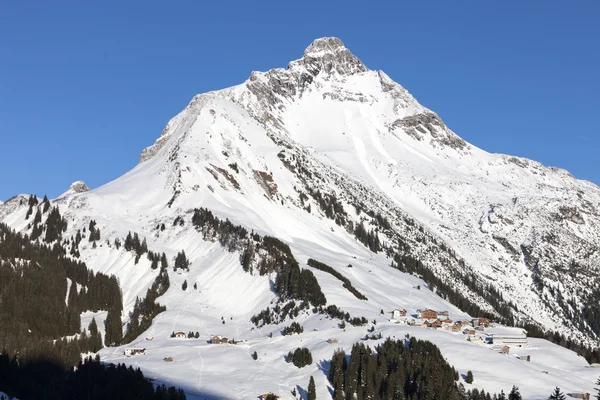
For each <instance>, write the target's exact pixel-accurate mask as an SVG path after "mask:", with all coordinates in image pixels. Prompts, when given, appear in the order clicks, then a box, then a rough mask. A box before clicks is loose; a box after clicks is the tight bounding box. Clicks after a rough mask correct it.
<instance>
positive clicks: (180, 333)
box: [175, 332, 187, 339]
mask: <svg viewBox="0 0 600 400" xmlns="http://www.w3.org/2000/svg"><path fill="white" fill-rule="evenodd" d="M175 337H176V338H184V339H185V338H186V337H187V335H186V334H185V332H175Z"/></svg>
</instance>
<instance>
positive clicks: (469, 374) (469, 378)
mask: <svg viewBox="0 0 600 400" xmlns="http://www.w3.org/2000/svg"><path fill="white" fill-rule="evenodd" d="M465 382H467V383H473V373H472V372H471V371H470V370H469V371H467V377H466V378H465Z"/></svg>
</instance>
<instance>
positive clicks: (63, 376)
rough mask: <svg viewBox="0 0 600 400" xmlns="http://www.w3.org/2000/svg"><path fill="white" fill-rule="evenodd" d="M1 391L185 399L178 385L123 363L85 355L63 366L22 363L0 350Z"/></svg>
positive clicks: (62, 397) (26, 395)
mask: <svg viewBox="0 0 600 400" xmlns="http://www.w3.org/2000/svg"><path fill="white" fill-rule="evenodd" d="M0 391H2V392H4V393H6V394H8V395H9V396H13V397H16V398H19V399H21V400H29V399H32V400H33V399H46V400H54V399H56V400H78V399H88V400H95V399H97V400H101V399H102V400H103V399H123V400H125V399H127V400H129V399H145V400H184V399H185V398H186V396H185V393H184V392H183V391H182V390H181V389H176V388H174V387H168V388H167V387H166V386H165V385H158V386H156V387H154V385H153V384H152V382H150V380H148V379H147V378H145V377H144V374H143V373H142V371H141V370H140V369H139V368H137V369H133V368H132V367H131V366H130V367H126V366H125V365H124V364H118V365H112V364H103V363H101V362H100V361H99V359H95V360H93V359H92V358H88V359H87V360H85V362H83V363H82V362H79V363H78V364H77V368H74V369H73V368H68V369H63V368H61V367H59V366H57V365H56V364H54V363H52V362H49V361H38V362H36V363H30V364H27V365H23V364H21V363H19V362H18V361H17V360H16V359H15V358H12V359H11V358H9V357H8V355H7V354H3V353H0Z"/></svg>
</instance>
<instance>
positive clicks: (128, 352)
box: [123, 347, 146, 357]
mask: <svg viewBox="0 0 600 400" xmlns="http://www.w3.org/2000/svg"><path fill="white" fill-rule="evenodd" d="M123 354H124V355H126V356H127V357H131V356H137V355H145V354H146V349H145V348H143V349H142V348H137V347H131V348H129V349H125V351H123Z"/></svg>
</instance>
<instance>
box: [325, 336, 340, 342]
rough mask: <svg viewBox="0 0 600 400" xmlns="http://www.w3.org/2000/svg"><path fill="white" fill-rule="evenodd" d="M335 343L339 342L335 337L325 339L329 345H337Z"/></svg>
mask: <svg viewBox="0 0 600 400" xmlns="http://www.w3.org/2000/svg"><path fill="white" fill-rule="evenodd" d="M337 342H339V339H338V338H336V337H334V338H329V339H327V343H329V344H333V343H337Z"/></svg>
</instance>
